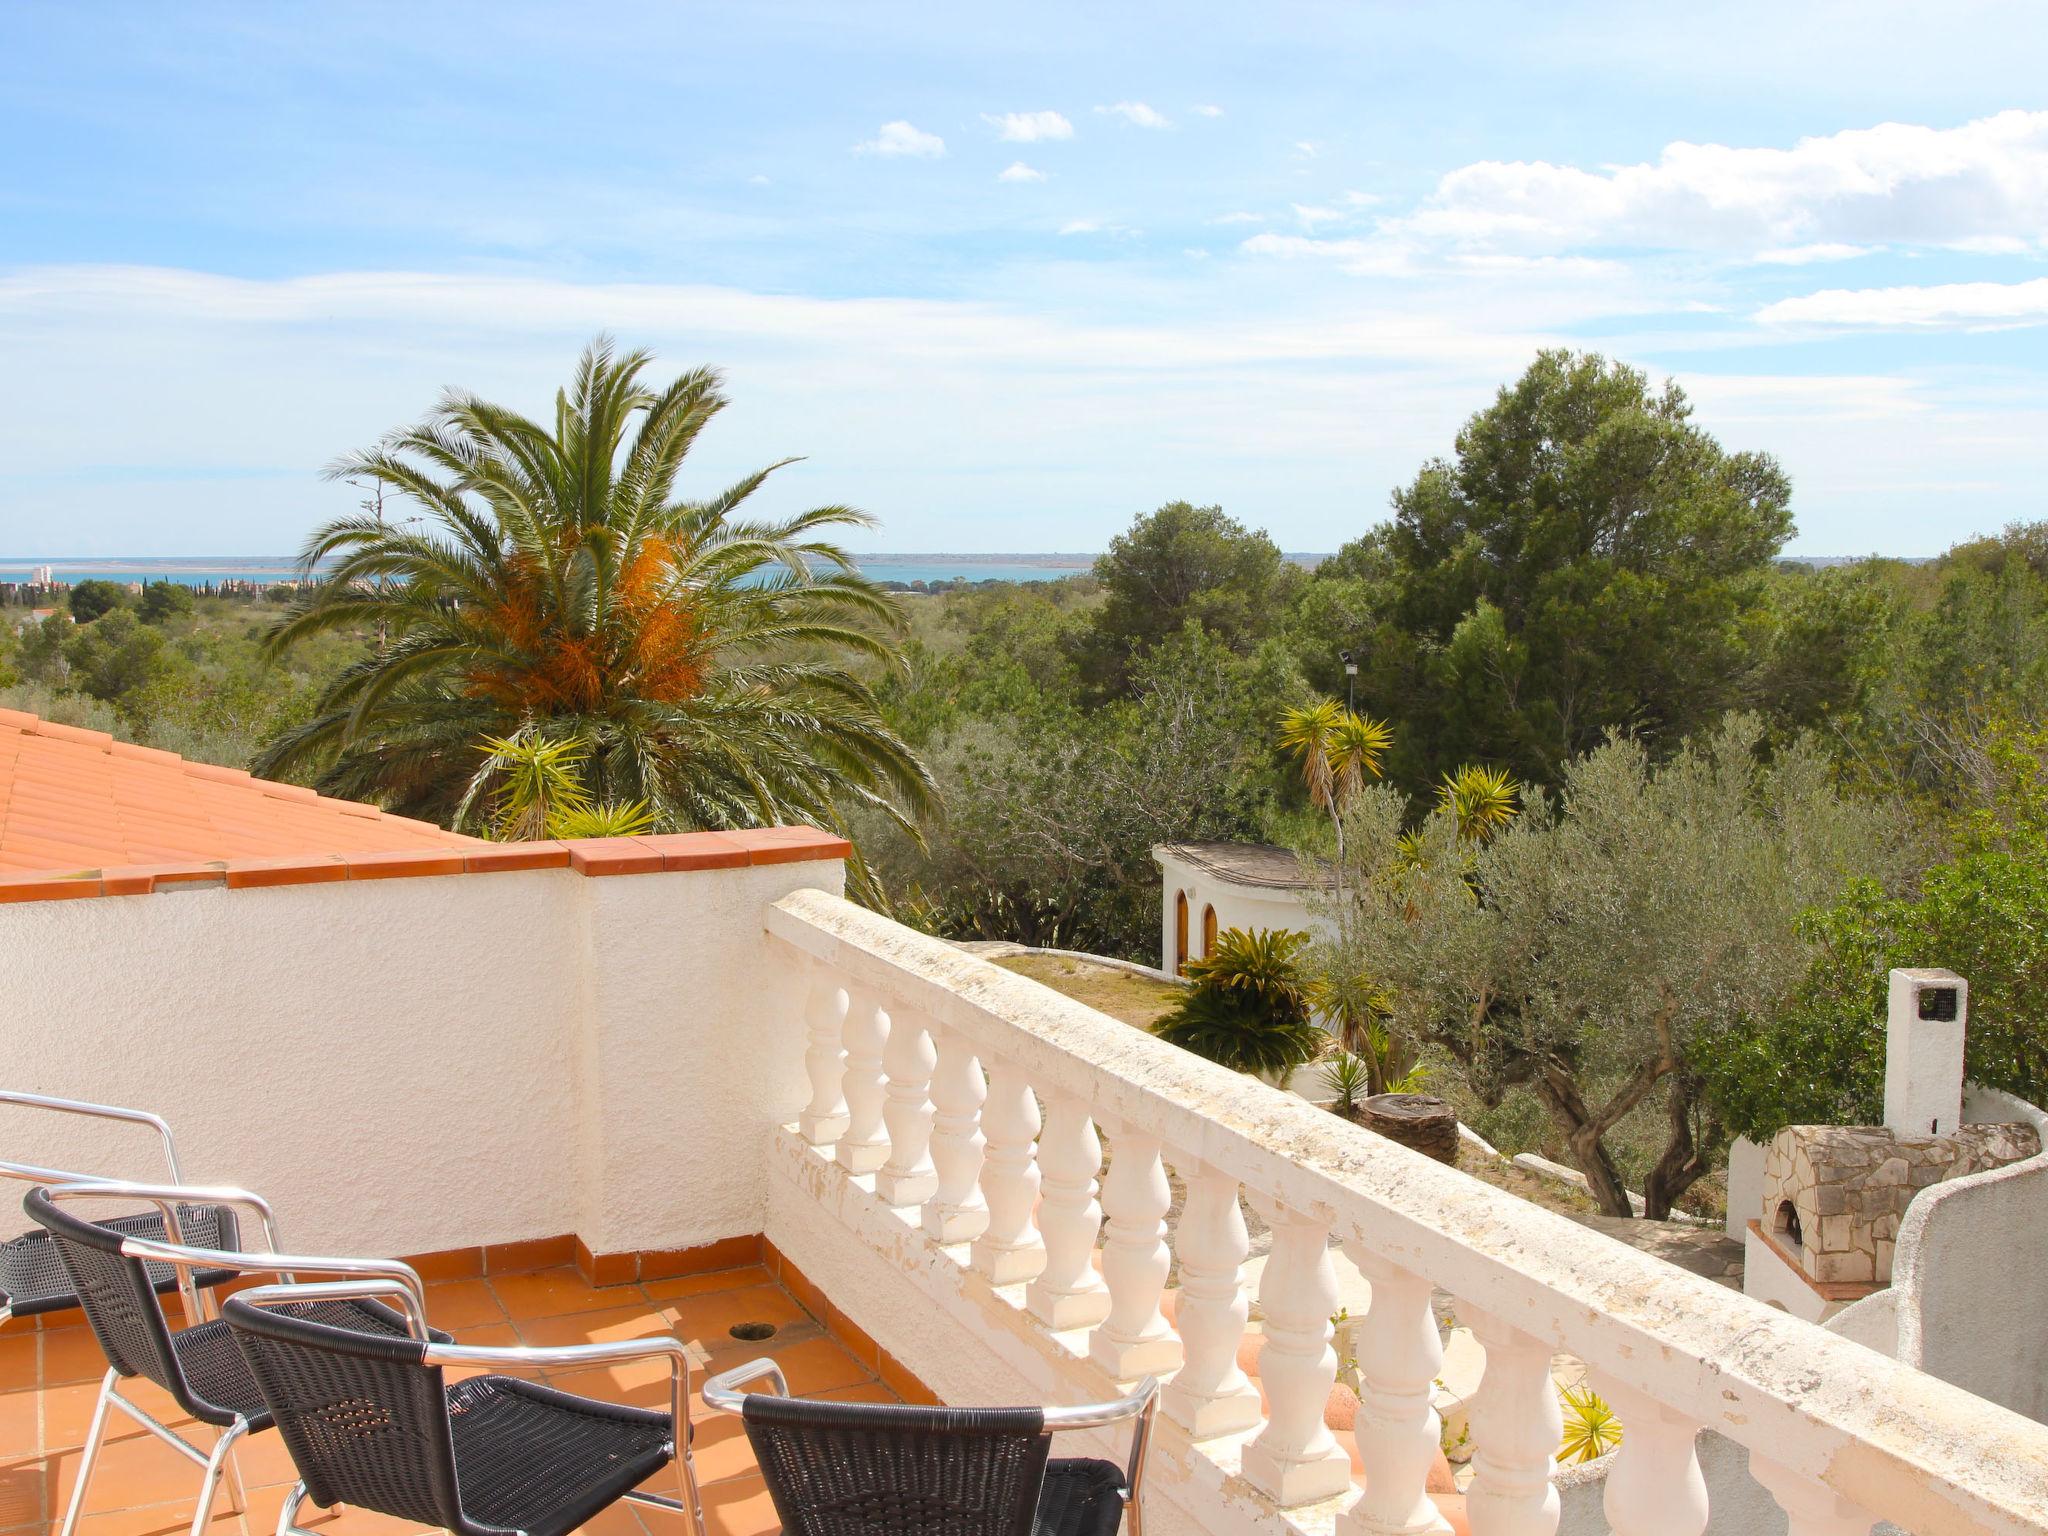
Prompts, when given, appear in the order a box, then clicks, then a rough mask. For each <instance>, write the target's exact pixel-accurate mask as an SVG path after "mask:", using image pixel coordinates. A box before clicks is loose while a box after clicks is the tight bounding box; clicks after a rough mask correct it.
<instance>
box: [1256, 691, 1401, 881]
mask: <svg viewBox="0 0 2048 1536" xmlns="http://www.w3.org/2000/svg"><path fill="white" fill-rule="evenodd" d="M1275 740H1276V743H1277V745H1278V746H1279V748H1280V750H1281V751H1282V752H1284V753H1286V754H1287V755H1288V756H1289V757H1292V758H1294V759H1295V760H1296V761H1297V762H1298V763H1300V765H1301V777H1302V783H1303V785H1304V786H1305V787H1306V788H1307V790H1308V798H1309V802H1310V804H1312V805H1314V806H1315V807H1316V808H1317V809H1318V810H1320V811H1322V813H1323V814H1324V815H1326V816H1328V817H1329V818H1330V826H1331V829H1332V830H1333V831H1334V832H1335V834H1336V838H1337V866H1338V868H1339V869H1340V870H1341V869H1342V868H1343V864H1344V808H1345V807H1346V806H1347V805H1349V804H1350V803H1351V801H1352V799H1353V798H1354V797H1355V796H1356V795H1357V793H1358V791H1359V790H1360V789H1361V788H1363V787H1364V785H1365V781H1366V780H1367V779H1368V778H1375V779H1376V778H1378V777H1379V776H1380V763H1381V761H1382V760H1383V759H1384V758H1385V756H1386V753H1387V749H1388V748H1389V747H1391V746H1392V745H1393V743H1394V732H1393V728H1392V727H1391V726H1389V725H1387V724H1386V723H1385V722H1384V721H1381V720H1374V719H1370V718H1369V717H1367V716H1365V715H1359V714H1354V713H1352V712H1351V711H1350V710H1348V709H1346V708H1345V707H1344V706H1343V705H1342V704H1339V703H1338V702H1337V701H1336V700H1335V699H1319V700H1317V701H1316V702H1315V703H1313V704H1302V705H1296V706H1294V707H1292V708H1289V709H1284V710H1282V711H1281V712H1280V727H1279V734H1278V736H1277V737H1276V738H1275Z"/></svg>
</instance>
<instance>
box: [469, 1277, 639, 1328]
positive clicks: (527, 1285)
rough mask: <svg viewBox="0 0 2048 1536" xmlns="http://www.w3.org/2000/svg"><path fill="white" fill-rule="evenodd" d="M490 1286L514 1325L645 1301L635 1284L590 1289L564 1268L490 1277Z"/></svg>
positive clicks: (580, 1278)
mask: <svg viewBox="0 0 2048 1536" xmlns="http://www.w3.org/2000/svg"><path fill="white" fill-rule="evenodd" d="M490 1287H491V1289H492V1290H493V1291H496V1292H497V1294H498V1300H499V1301H500V1302H502V1303H503V1304H504V1307H505V1311H506V1313H507V1314H508V1315H509V1316H510V1317H511V1318H512V1320H513V1321H514V1322H525V1321H526V1320H527V1319H529V1318H540V1317H561V1316H563V1315H564V1314H566V1313H570V1312H602V1311H605V1310H608V1309H610V1308H615V1307H620V1306H624V1305H627V1304H631V1305H634V1306H639V1305H641V1304H643V1303H644V1302H645V1301H646V1299H647V1298H646V1297H645V1296H644V1295H643V1294H641V1291H640V1288H639V1287H638V1286H637V1285H608V1286H602V1287H600V1286H590V1285H585V1284H584V1283H583V1277H582V1276H581V1275H579V1274H577V1273H576V1271H575V1270H574V1269H573V1268H570V1267H568V1266H566V1265H564V1266H563V1267H561V1268H559V1269H537V1270H534V1271H532V1272H531V1273H530V1274H523V1275H493V1276H492V1277H491V1279H490Z"/></svg>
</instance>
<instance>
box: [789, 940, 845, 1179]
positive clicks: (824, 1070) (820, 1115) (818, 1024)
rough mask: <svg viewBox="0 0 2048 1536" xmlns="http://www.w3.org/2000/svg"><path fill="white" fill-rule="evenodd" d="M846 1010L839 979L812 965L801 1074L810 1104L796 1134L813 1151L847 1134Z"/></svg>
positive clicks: (798, 1120)
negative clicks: (806, 1077) (807, 1082)
mask: <svg viewBox="0 0 2048 1536" xmlns="http://www.w3.org/2000/svg"><path fill="white" fill-rule="evenodd" d="M846 1007H847V997H846V989H845V988H844V987H842V986H840V985H839V978H838V977H836V976H834V975H833V974H832V972H831V970H830V969H828V968H827V967H826V966H825V964H824V963H823V962H822V961H815V960H814V961H812V962H811V989H810V997H809V998H808V999H807V1000H806V1002H805V1004H804V1022H805V1025H806V1035H807V1037H808V1042H809V1043H808V1044H807V1045H806V1047H805V1049H804V1071H805V1072H807V1073H808V1074H809V1075H810V1079H811V1102H810V1103H809V1104H807V1105H805V1106H804V1112H803V1114H802V1115H801V1116H799V1117H798V1119H797V1134H799V1135H800V1136H802V1137H803V1139H804V1140H805V1141H808V1142H809V1143H810V1144H811V1145H812V1146H814V1147H829V1146H831V1145H832V1143H834V1142H835V1141H837V1140H838V1139H839V1138H840V1137H841V1136H843V1135H844V1134H845V1133H846V1096H845V1094H844V1093H843V1092H842V1091H841V1089H840V1084H841V1082H842V1080H843V1079H844V1078H845V1076H846V1062H845V1059H844V1058H843V1057H842V1056H841V1055H840V1031H841V1029H842V1028H843V1027H844V1025H845V1021H846Z"/></svg>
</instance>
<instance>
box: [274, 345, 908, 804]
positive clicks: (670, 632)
mask: <svg viewBox="0 0 2048 1536" xmlns="http://www.w3.org/2000/svg"><path fill="white" fill-rule="evenodd" d="M651 366H652V360H651V358H650V357H649V356H648V354H646V353H645V352H641V351H621V350H620V349H618V348H617V347H616V346H615V345H614V344H613V343H612V342H611V341H610V340H609V339H608V338H600V339H599V340H598V341H597V342H595V343H593V344H592V345H591V346H590V347H589V348H587V349H586V350H585V352H584V354H583V356H582V358H581V359H580V360H579V362H578V364H577V367H576V369H575V372H574V375H573V377H572V380H571V382H570V385H569V387H568V388H566V389H564V390H562V391H561V392H560V393H559V394H558V395H557V397H556V400H555V408H554V411H553V413H552V415H551V416H550V417H549V418H548V419H547V420H546V421H545V422H537V421H534V420H530V419H528V418H526V417H524V416H522V415H520V414H519V413H517V412H515V411H512V410H510V409H508V408H506V407H503V406H500V405H496V404H493V403H491V402H489V401H486V400H482V399H480V398H478V397H476V396H473V395H468V394H464V393H460V392H450V393H448V394H445V395H444V396H443V397H442V398H441V400H440V401H439V402H438V403H437V404H436V405H435V407H434V408H433V410H432V411H430V412H429V414H428V416H427V417H426V419H425V420H424V421H422V422H421V423H419V424H418V425H416V426H414V427H411V428H408V429H405V430H403V431H399V432H394V433H392V434H390V435H389V436H388V437H387V438H386V439H385V440H384V441H383V442H382V443H380V444H379V445H377V446H376V447H375V448H372V449H369V450H367V451H364V452H361V453H356V454H351V455H349V456H347V457H345V458H343V459H341V460H339V461H337V462H336V463H335V464H334V465H333V466H332V467H331V468H330V470H329V473H330V475H332V476H334V477H336V478H344V477H346V478H355V479H365V480H369V481H372V482H374V483H375V484H377V485H378V486H380V487H381V488H382V489H383V490H384V491H385V492H386V493H387V494H388V495H390V496H391V497H392V498H393V499H395V500H398V501H401V502H403V503H405V504H407V505H408V506H409V507H410V508H411V509H412V510H413V512H415V513H417V514H418V515H417V516H413V517H410V518H408V519H407V521H406V522H405V523H403V524H401V523H398V522H395V521H394V522H391V523H386V522H383V521H380V520H378V519H376V518H370V517H362V516H352V517H345V518H338V519H336V520H334V521H333V522H331V523H329V524H327V525H326V526H325V527H323V528H321V529H320V530H319V531H318V532H316V533H315V534H314V535H313V536H312V537H311V538H310V539H309V540H308V541H307V543H306V546H305V548H304V550H303V551H302V554H301V561H302V564H303V565H304V567H305V569H306V571H307V573H308V574H309V575H317V577H318V578H319V579H318V580H317V581H315V582H312V583H309V584H308V586H307V587H306V588H304V589H303V590H302V592H301V595H300V597H299V600H298V602H297V604H296V606H295V608H294V610H293V611H292V612H290V613H289V614H287V616H286V617H285V618H284V620H283V621H282V622H281V623H280V624H279V625H278V626H277V627H276V629H275V630H273V632H272V634H271V636H270V644H271V645H272V646H273V647H274V648H278V649H282V648H284V647H288V646H290V645H293V644H295V643H297V642H298V641H300V640H303V639H306V638H309V637H311V636H315V635H319V634H325V633H335V632H344V633H352V634H363V633H375V634H378V635H380V636H382V637H384V638H383V642H382V643H381V644H380V645H379V647H378V649H377V651H376V652H375V654H373V655H371V656H369V657H367V658H365V659H364V660H363V661H362V662H361V663H360V664H359V665H356V666H354V667H351V668H349V669H347V670H345V671H344V672H343V673H342V674H341V675H340V676H339V677H338V678H337V679H336V681H335V682H334V684H333V685H332V687H331V688H330V690H329V693H328V695H327V696H326V697H325V699H324V700H323V701H322V704H321V707H320V709H319V711H318V713H317V715H316V718H315V719H314V720H312V721H311V722H309V723H308V724H306V725H305V726H302V727H300V728H299V729H297V730H295V731H292V732H289V733H287V734H286V735H284V736H281V737H279V738H278V739H277V740H275V741H273V742H271V743H270V745H269V746H268V748H267V749H266V750H265V752H264V753H263V754H262V755H261V757H260V759H259V761H258V762H257V764H256V767H257V770H258V771H259V772H265V773H280V772H285V771H288V770H297V771H300V772H310V773H312V774H313V775H314V778H315V782H316V783H317V784H318V786H319V787H320V788H321V789H323V790H325V791H326V792H328V793H331V794H345V795H349V796H351V797H354V798H363V799H371V800H375V801H377V802H379V803H381V804H384V805H386V806H388V807H390V808H392V809H394V810H398V811H402V812H404V813H406V814H409V815H416V816H424V817H430V818H433V819H438V820H443V821H451V822H458V823H459V824H463V825H471V826H485V827H495V828H499V829H502V828H503V827H505V826H506V825H513V826H517V827H518V828H519V829H520V832H521V835H535V829H536V828H540V829H544V828H545V827H546V826H547V825H548V822H549V816H548V813H547V812H546V811H544V810H535V809H534V808H533V806H532V805H528V806H527V808H526V809H525V810H524V811H522V812H520V813H518V814H515V815H512V816H511V818H510V821H509V823H508V822H507V819H506V814H505V805H506V804H507V803H508V802H507V801H506V798H505V797H506V796H507V795H508V794H509V793H510V791H511V786H512V785H514V784H516V783H517V782H518V775H519V774H520V773H525V774H527V775H528V776H529V778H530V777H531V776H532V775H534V774H539V773H542V772H543V771H545V770H544V769H543V766H542V764H541V763H540V762H539V761H538V760H533V761H529V762H527V763H526V764H525V765H524V766H523V767H522V766H521V765H520V764H519V763H518V762H516V761H515V760H514V758H513V757H508V756H507V755H506V751H505V749H506V748H507V747H508V746H510V747H512V748H513V749H514V751H515V754H516V753H517V752H525V751H529V750H534V751H537V750H539V748H538V747H537V746H535V744H536V743H539V744H545V745H546V750H547V751H548V752H551V753H555V754H557V756H556V757H555V758H554V760H553V761H554V766H555V767H557V768H560V769H562V771H563V772H564V773H566V774H570V775H573V778H574V780H575V783H576V785H577V786H579V787H580V792H581V793H582V795H583V797H584V799H583V802H582V806H581V808H580V809H579V810H578V814H581V813H583V812H585V811H587V812H590V813H592V814H597V813H602V814H603V815H605V816H608V817H611V818H613V819H612V821H610V822H607V824H621V825H623V824H628V823H631V824H634V825H643V824H644V826H646V827H651V828H658V829H661V830H688V829H692V828H720V827H727V828H730V827H744V826H753V825H759V824H763V823H769V822H778V821H801V822H809V823H812V824H815V825H818V826H824V827H830V828H833V829H835V830H842V831H843V830H844V828H845V810H846V809H848V808H852V807H855V806H861V807H874V808H876V809H879V810H881V811H882V812H883V813H884V814H885V815H887V816H888V817H889V818H890V819H892V820H894V821H895V822H897V823H898V824H899V825H902V826H905V827H907V828H912V829H914V828H915V827H916V826H917V825H918V824H919V823H920V822H921V821H923V820H924V819H926V818H927V817H929V816H930V815H931V814H932V813H933V812H934V811H935V809H936V803H937V787H936V784H935V782H934V781H933V778H932V776H931V773H930V772H929V770H928V769H927V768H926V767H925V765H924V764H923V762H921V761H920V760H919V758H918V757H917V755H916V754H915V753H914V752H913V751H912V750H911V748H910V747H909V745H908V744H907V743H905V742H904V741H903V740H902V739H901V738H900V737H898V736H897V735H896V733H895V732H894V731H892V730H891V729H890V728H889V726H888V724H887V723H886V722H885V721H884V720H883V718H882V715H881V712H880V709H879V707H878V705H877V703H876V700H875V697H874V694H873V693H872V691H871V690H870V689H869V687H868V685H867V683H866V682H865V681H864V680H863V679H862V677H861V676H860V675H859V674H857V673H856V672H855V671H854V670H852V667H853V664H854V663H857V662H858V663H864V664H867V665H868V666H869V667H870V668H872V666H873V665H875V664H880V665H883V666H894V665H898V664H899V661H900V657H899V650H898V646H899V642H900V639H901V636H902V633H903V614H902V610H901V608H900V606H899V605H898V603H897V602H896V601H895V599H893V598H891V597H890V596H889V595H888V594H887V593H885V592H883V591H881V590H880V589H878V588H877V587H875V586H874V585H873V584H872V583H870V582H868V581H867V580H865V579H864V578H863V577H861V576H860V574H859V572H858V570H857V569H856V568H855V566H854V563H853V560H852V558H851V557H850V556H849V555H848V554H847V552H846V551H845V550H844V549H843V548H842V547H841V546H840V545H839V544H838V543H837V542H836V541H835V535H837V534H838V533H841V532H844V531H846V530H850V529H860V528H866V527H869V526H872V522H873V520H872V519H871V518H869V517H868V516H867V514H865V513H863V512H860V511H858V510H856V509H854V508H851V507H846V506H839V505H830V506H823V507H815V508H812V509H810V510H808V511H804V512H799V513H796V514H793V515H790V516H786V517H778V518H758V519H757V518H747V517H745V516H743V515H742V509H743V508H744V506H745V504H746V502H747V501H748V498H749V497H751V496H752V495H753V494H754V493H755V492H756V491H758V490H759V489H760V488H761V486H762V485H763V484H764V483H765V482H766V480H767V479H768V477H769V476H770V475H772V474H773V473H774V472H775V471H776V470H777V469H780V468H782V467H783V466H784V465H786V464H788V463H791V462H794V461H793V460H787V459H785V460H781V461H779V462H777V463H774V464H770V465H768V466H767V467H766V468H764V469H760V470H757V471H755V472H753V473H752V474H749V475H747V476H744V477H742V478H741V479H740V480H738V481H737V482H735V483H733V484H732V485H730V486H727V487H726V488H724V489H723V490H720V491H718V492H716V493H714V494H713V495H711V496H710V497H708V498H694V497H689V496H685V495H683V494H681V493H680V492H679V487H678V481H679V480H680V478H681V476H682V472H683V470H684V469H685V468H686V466H687V462H688V456H689V452H690V450H691V448H692V447H693V446H694V445H695V443H696V442H697V440H698V437H699V436H700V434H701V433H702V432H703V430H704V428H705V427H706V426H708V425H709V424H710V422H711V421H712V420H713V419H714V418H715V417H716V416H717V415H718V414H719V412H721V411H722V410H724V408H725V404H726V398H725V395H724V392H723V388H722V384H721V381H720V378H719V376H718V374H717V373H716V372H715V371H713V370H710V369H701V368H700V369H693V370H690V371H688V372H685V373H683V374H681V375H679V376H678V377H676V378H675V379H673V380H671V381H670V382H669V383H667V384H666V385H657V384H655V383H653V382H651V381H650V380H649V379H648V377H647V375H648V373H649V370H650V369H651ZM563 753H567V754H569V756H568V757H563V756H561V755H560V754H563ZM572 759H573V760H572ZM508 776H509V777H508ZM532 787H533V786H532V784H531V783H529V784H528V788H532ZM562 790H563V785H562V784H560V783H557V784H555V785H554V787H553V788H552V790H550V791H548V792H547V793H544V794H543V795H542V796H541V798H542V799H543V800H547V801H550V802H552V803H555V804H558V805H561V806H563V807H564V813H565V814H566V813H567V811H568V810H569V808H570V807H569V803H568V801H566V800H563V799H562ZM573 793H574V792H573V791H572V798H573ZM628 812H632V813H634V814H633V815H630V816H629V815H628V814H627V813H628Z"/></svg>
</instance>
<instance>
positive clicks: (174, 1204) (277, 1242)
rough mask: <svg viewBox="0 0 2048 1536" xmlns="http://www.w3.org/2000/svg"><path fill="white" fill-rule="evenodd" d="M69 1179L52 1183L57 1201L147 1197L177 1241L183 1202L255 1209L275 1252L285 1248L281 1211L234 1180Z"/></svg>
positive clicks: (54, 1198) (251, 1210) (168, 1231)
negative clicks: (280, 1231)
mask: <svg viewBox="0 0 2048 1536" xmlns="http://www.w3.org/2000/svg"><path fill="white" fill-rule="evenodd" d="M65 1178H66V1180H67V1182H65V1183H63V1184H56V1185H52V1186H50V1189H49V1195H50V1198H51V1199H52V1200H54V1201H57V1202H59V1203H62V1202H63V1201H66V1200H145V1201H147V1202H149V1203H150V1204H151V1205H154V1206H155V1207H156V1208H157V1209H158V1210H159V1211H161V1212H163V1217H164V1231H165V1232H166V1233H167V1234H168V1235H169V1236H170V1238H171V1240H172V1241H173V1242H177V1241H178V1238H179V1232H178V1210H177V1208H178V1207H179V1206H181V1205H228V1206H236V1207H239V1208H240V1209H242V1210H245V1211H250V1212H253V1213H254V1214H255V1216H256V1218H257V1220H258V1221H260V1222H261V1223H262V1224H263V1240H264V1241H265V1242H266V1243H268V1244H269V1245H270V1251H271V1252H272V1253H282V1252H283V1251H284V1240H283V1238H282V1237H280V1236H279V1234H278V1230H277V1215H276V1213H275V1212H274V1211H272V1210H271V1208H270V1202H269V1201H268V1200H265V1199H264V1198H263V1197H262V1196H261V1195H259V1194H256V1193H254V1192H253V1191H251V1190H246V1189H237V1188H236V1187H235V1186H233V1185H232V1184H146V1183H138V1182H136V1181H134V1180H130V1179H96V1178H87V1179H80V1178H77V1177H75V1176H73V1175H69V1174H67V1175H65Z"/></svg>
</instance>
